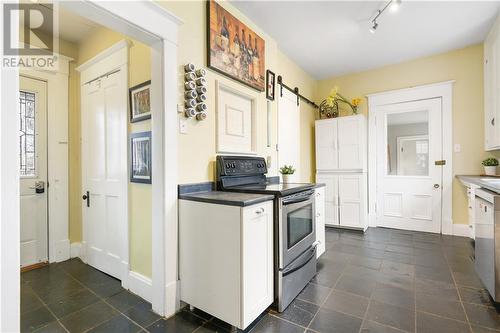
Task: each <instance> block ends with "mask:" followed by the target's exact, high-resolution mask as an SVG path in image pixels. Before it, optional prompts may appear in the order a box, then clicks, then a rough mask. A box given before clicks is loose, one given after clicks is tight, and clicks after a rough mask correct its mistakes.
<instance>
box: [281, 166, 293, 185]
mask: <svg viewBox="0 0 500 333" xmlns="http://www.w3.org/2000/svg"><path fill="white" fill-rule="evenodd" d="M280 173H281V178H282V179H283V183H289V182H290V176H291V175H293V174H294V173H295V169H294V168H293V166H291V165H284V166H282V167H281V168H280Z"/></svg>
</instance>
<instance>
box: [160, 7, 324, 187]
mask: <svg viewBox="0 0 500 333" xmlns="http://www.w3.org/2000/svg"><path fill="white" fill-rule="evenodd" d="M159 3H160V4H161V5H162V6H164V7H165V8H167V9H168V10H170V11H171V12H172V13H173V14H175V15H177V16H178V17H180V18H181V19H182V20H183V21H184V24H183V25H181V27H180V33H179V43H178V63H179V69H180V70H181V71H182V64H185V63H187V62H192V63H194V64H195V65H196V66H197V67H201V66H203V67H204V66H206V47H207V43H206V29H207V23H206V2H205V1H162V2H159ZM219 3H220V4H221V5H222V6H224V7H225V8H226V9H227V10H228V11H229V12H230V13H231V14H232V15H234V16H235V17H237V18H238V19H240V20H241V21H243V22H244V23H245V24H247V25H248V26H249V27H250V28H251V29H252V30H254V31H255V32H256V33H258V34H259V35H260V36H261V37H262V38H264V39H265V42H266V45H265V46H266V52H265V53H266V68H268V69H270V70H272V71H273V72H274V73H276V75H282V76H283V78H284V81H285V83H286V84H287V85H289V86H291V87H295V86H297V87H299V89H300V91H301V93H303V94H304V95H305V96H308V97H310V98H312V95H313V94H314V91H315V87H316V81H315V80H314V79H313V78H312V77H311V76H309V75H308V74H306V73H305V72H304V71H303V70H302V69H300V68H299V67H298V66H297V65H296V64H294V63H293V62H292V61H290V60H289V59H288V58H287V57H286V56H285V55H284V54H283V53H282V52H280V51H279V49H278V45H277V43H276V41H274V40H273V39H272V38H271V37H269V36H268V35H267V34H265V33H264V32H263V31H262V30H260V29H259V28H258V27H257V26H255V25H254V24H252V23H251V21H250V20H248V19H247V18H245V17H244V16H243V15H242V14H241V13H240V12H239V11H238V10H237V9H235V8H234V7H233V6H232V5H231V4H230V3H228V2H224V1H223V2H219ZM179 77H180V79H179V87H180V89H179V100H178V102H179V103H183V81H182V77H181V75H179ZM207 80H208V101H207V104H208V117H207V119H206V120H205V121H202V122H198V121H196V120H194V119H190V120H188V134H179V183H181V184H182V183H193V182H203V181H207V180H214V161H215V156H216V154H217V151H216V134H215V130H216V127H215V122H216V115H215V81H216V80H220V81H221V82H224V83H229V84H234V81H232V80H231V79H229V78H227V77H225V76H223V75H220V74H217V73H215V72H214V71H211V70H208V77H207ZM235 87H237V88H238V89H241V90H242V91H254V90H252V89H251V88H248V87H246V86H244V85H242V84H235ZM257 103H258V105H259V109H258V110H257V115H256V118H257V119H256V122H255V125H256V126H257V135H256V138H257V154H258V155H261V156H271V158H272V163H271V168H270V169H271V174H273V175H277V164H276V160H277V153H276V150H275V146H276V141H277V131H276V128H277V126H276V124H277V105H276V104H277V102H276V101H274V102H272V107H271V110H272V119H271V122H272V126H271V146H270V147H267V146H266V145H267V138H266V133H267V131H266V129H267V115H266V96H265V93H264V92H263V93H260V94H259V98H258V102H257ZM179 117H183V116H182V115H179ZM314 117H315V111H313V109H312V108H310V107H309V106H307V105H306V104H305V103H303V104H302V106H301V121H302V123H301V124H302V131H301V138H303V139H304V140H303V141H302V142H303V144H302V146H301V164H300V167H299V171H300V179H301V180H303V181H309V180H310V179H311V177H312V175H313V169H312V165H311V156H312V155H311V152H312V144H313V142H312V141H310V139H311V137H312V128H313V127H314V119H315V118H314Z"/></svg>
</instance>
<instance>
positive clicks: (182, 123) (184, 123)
mask: <svg viewBox="0 0 500 333" xmlns="http://www.w3.org/2000/svg"><path fill="white" fill-rule="evenodd" d="M179 132H180V133H181V134H187V132H188V128H187V121H186V119H179Z"/></svg>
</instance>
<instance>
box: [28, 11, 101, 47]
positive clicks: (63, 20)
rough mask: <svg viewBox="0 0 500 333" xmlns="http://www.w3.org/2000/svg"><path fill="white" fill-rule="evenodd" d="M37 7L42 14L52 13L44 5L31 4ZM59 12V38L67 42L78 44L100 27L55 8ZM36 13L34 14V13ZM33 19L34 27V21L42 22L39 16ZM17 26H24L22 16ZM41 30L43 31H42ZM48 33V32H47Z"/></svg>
mask: <svg viewBox="0 0 500 333" xmlns="http://www.w3.org/2000/svg"><path fill="white" fill-rule="evenodd" d="M33 5H34V6H37V7H38V9H39V10H40V11H41V12H42V13H44V12H49V11H52V9H50V7H48V6H46V5H44V4H33ZM57 8H58V9H57V10H58V12H59V16H58V18H59V38H61V39H64V40H66V41H68V42H72V43H79V42H80V41H81V40H82V39H84V38H85V37H86V36H87V35H89V34H90V33H91V32H92V31H93V30H94V29H96V28H97V27H99V26H100V25H99V24H97V23H95V22H93V21H90V20H87V19H85V18H83V17H81V16H78V15H76V14H73V13H72V12H70V11H68V10H66V9H64V8H63V7H62V6H58V7H57ZM34 13H36V12H34ZM31 19H32V20H33V19H35V21H34V22H33V25H36V22H37V21H36V20H37V19H38V20H40V22H41V20H42V17H41V16H35V17H32V18H31ZM19 24H20V25H21V27H23V26H24V17H23V15H20V16H19ZM42 30H43V29H42ZM47 32H49V31H47Z"/></svg>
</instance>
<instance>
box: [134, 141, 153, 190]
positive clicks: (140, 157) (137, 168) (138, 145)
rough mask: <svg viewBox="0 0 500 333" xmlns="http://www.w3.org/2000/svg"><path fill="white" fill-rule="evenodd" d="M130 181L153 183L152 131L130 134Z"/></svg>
mask: <svg viewBox="0 0 500 333" xmlns="http://www.w3.org/2000/svg"><path fill="white" fill-rule="evenodd" d="M130 181H131V182H132V183H143V184H151V131H149V132H141V133H132V134H130Z"/></svg>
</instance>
